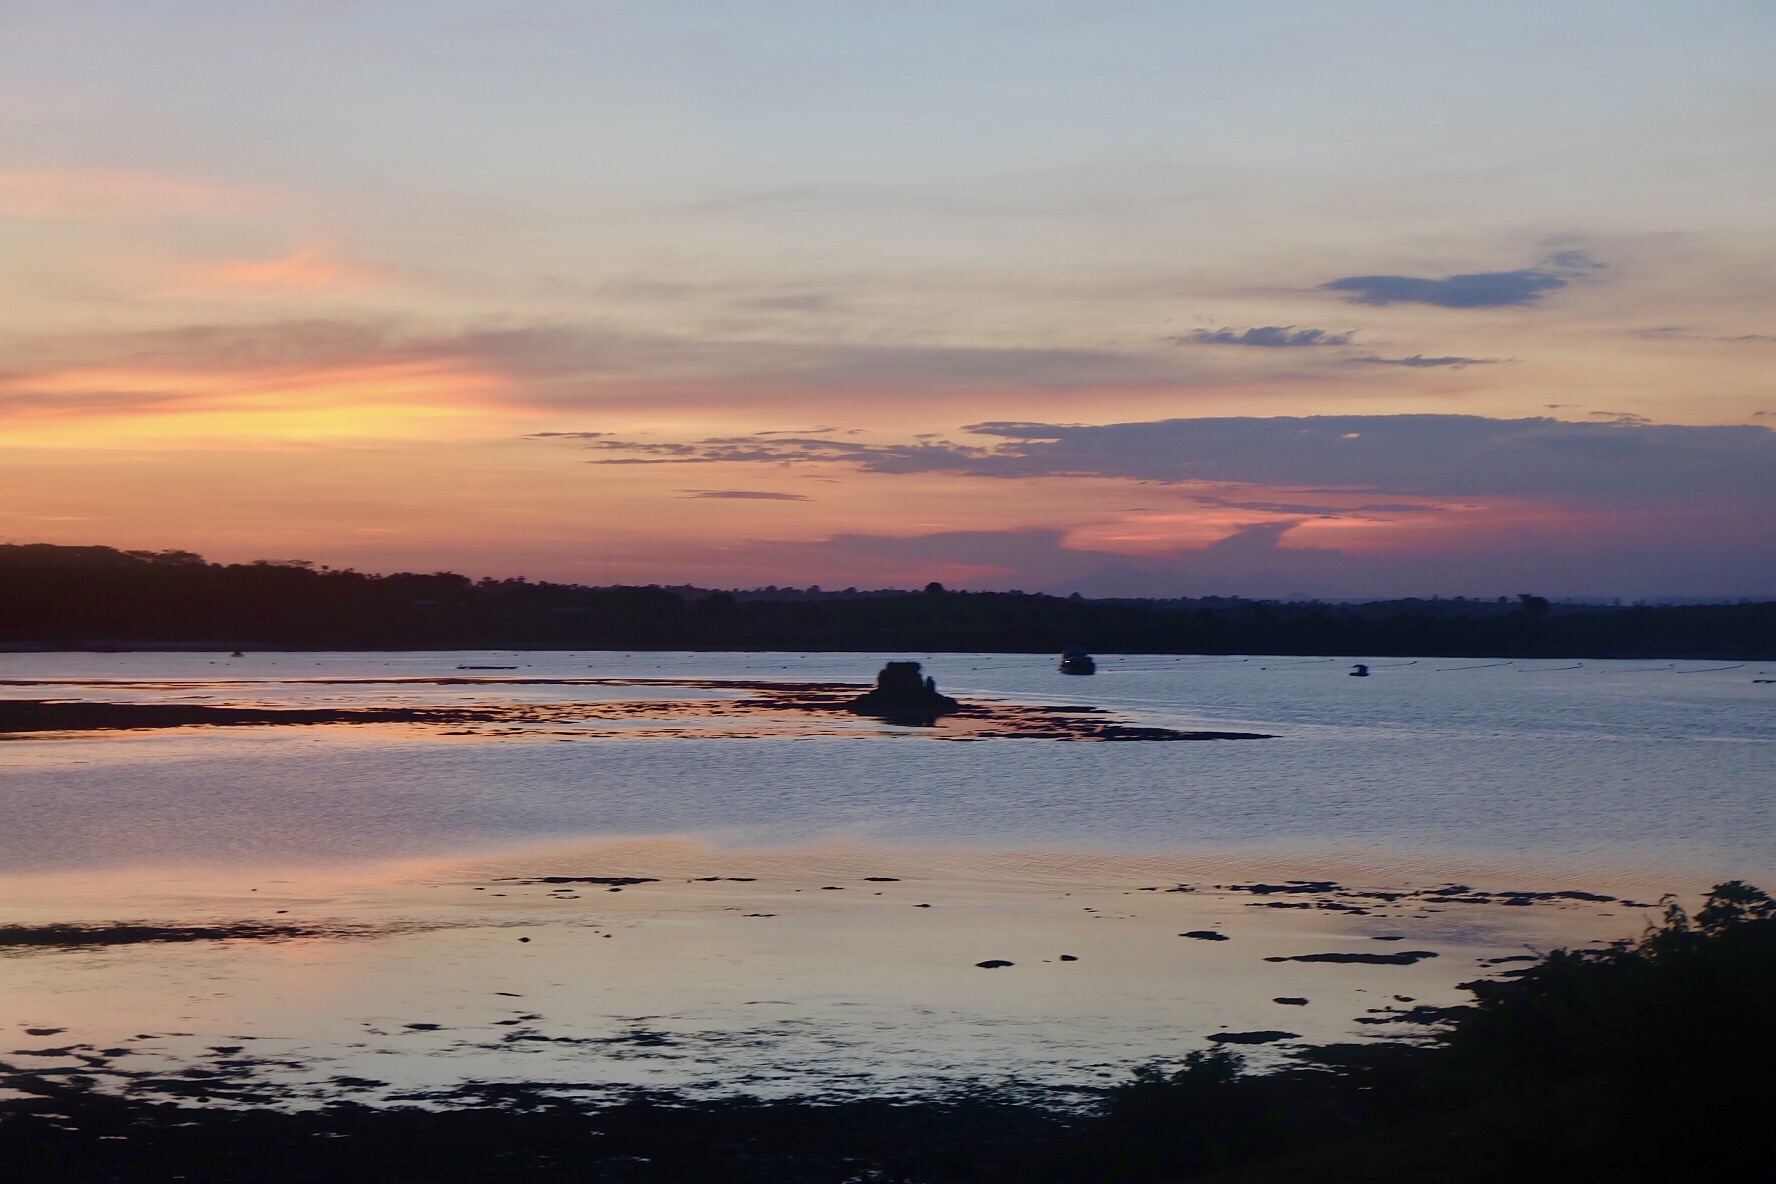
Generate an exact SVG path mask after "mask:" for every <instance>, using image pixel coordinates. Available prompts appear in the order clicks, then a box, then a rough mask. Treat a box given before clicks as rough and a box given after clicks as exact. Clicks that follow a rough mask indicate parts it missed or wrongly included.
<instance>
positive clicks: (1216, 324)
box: [0, 0, 1776, 597]
mask: <svg viewBox="0 0 1776 1184" xmlns="http://www.w3.org/2000/svg"><path fill="white" fill-rule="evenodd" d="M1773 62H1776V6H1772V5H1771V4H1770V3H1769V2H1768V0H1690V2H1687V3H1681V4H1680V3H1676V2H1675V0H1659V2H1653V0H1607V2H1605V0H1570V2H1566V3H1552V4H1551V3H1548V2H1547V0H1536V2H1535V3H1528V2H1524V0H1493V2H1492V3H1489V4H1484V5H1480V4H1453V3H1436V2H1434V0H1430V2H1427V0H1412V2H1398V3H1396V2H1391V0H1387V2H1384V0H1375V2H1360V0H1244V2H1241V3H1235V4H1227V3H1206V2H1197V0H1151V2H1148V0H1089V2H1087V0H881V2H879V3H873V4H843V3H835V2H833V0H501V2H494V0H307V2H295V0H277V2H274V0H184V2H178V0H12V2H10V3H7V4H5V5H4V6H0V248H3V250H4V257H5V259H6V262H7V266H6V267H5V268H4V269H3V270H0V305H3V310H4V316H3V318H0V338H3V339H4V346H5V357H4V361H3V362H0V541H6V542H54V543H70V544H88V543H98V544H107V545H112V546H119V547H128V548H153V549H159V548H183V549H189V550H194V551H198V552H201V553H203V554H205V555H207V556H208V557H210V558H212V559H223V560H247V559H257V558H269V559H286V558H307V559H312V560H316V561H318V562H321V563H327V564H332V565H335V566H347V565H349V566H355V567H359V568H362V569H365V570H376V571H393V570H433V569H438V568H449V569H453V570H458V571H464V572H467V573H469V574H472V575H518V574H524V575H528V576H531V577H533V578H549V579H563V580H573V581H578V582H585V583H655V582H657V583H680V582H692V583H698V584H704V585H714V586H724V587H752V586H758V585H763V584H767V583H771V584H779V585H798V586H799V585H806V584H809V583H818V584H821V585H823V586H826V587H844V586H847V585H856V586H861V587H880V586H916V585H922V584H924V583H925V582H926V581H928V580H941V581H942V582H944V583H946V584H950V585H954V586H961V587H973V588H1012V587H1016V588H1024V589H1027V590H1046V591H1062V592H1065V591H1072V590H1075V589H1078V590H1082V591H1084V592H1086V593H1087V594H1089V595H1116V594H1131V595H1161V596H1174V595H1203V594H1213V593H1237V594H1245V595H1260V596H1281V595H1289V594H1296V593H1304V594H1310V595H1323V596H1337V597H1348V596H1368V595H1430V594H1441V595H1457V594H1467V595H1484V596H1493V595H1500V594H1512V593H1516V592H1521V591H1536V592H1540V593H1542V594H1545V595H1554V596H1574V595H1591V596H1622V597H1641V596H1675V595H1694V596H1753V595H1765V596H1768V595H1776V432H1773V430H1772V429H1773V428H1776V197H1773V195H1776V135H1773V134H1772V131H1771V117H1770V112H1771V111H1772V110H1776V68H1773V66H1772V63H1773Z"/></svg>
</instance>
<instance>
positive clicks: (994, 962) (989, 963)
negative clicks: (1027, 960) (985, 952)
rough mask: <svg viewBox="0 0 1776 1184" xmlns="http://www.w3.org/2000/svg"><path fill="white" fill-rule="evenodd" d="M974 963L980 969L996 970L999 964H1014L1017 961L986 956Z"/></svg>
mask: <svg viewBox="0 0 1776 1184" xmlns="http://www.w3.org/2000/svg"><path fill="white" fill-rule="evenodd" d="M975 965H976V966H978V967H980V968H981V969H982V970H998V969H999V968H1000V967H1001V966H1015V965H1017V963H1015V962H1007V961H1006V960H1005V959H1003V958H988V959H987V960H986V961H985V962H976V963H975Z"/></svg>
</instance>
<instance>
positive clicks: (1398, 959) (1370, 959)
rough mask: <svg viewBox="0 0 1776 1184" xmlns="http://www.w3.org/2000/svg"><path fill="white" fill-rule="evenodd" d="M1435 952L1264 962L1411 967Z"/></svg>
mask: <svg viewBox="0 0 1776 1184" xmlns="http://www.w3.org/2000/svg"><path fill="white" fill-rule="evenodd" d="M1436 956H1437V952H1436V951H1435V950H1401V951H1400V952H1399V953H1397V954H1296V955H1295V956H1293V957H1290V958H1266V959H1265V961H1266V962H1356V963H1360V964H1362V965H1365V966H1411V965H1412V964H1413V963H1414V962H1418V961H1420V960H1422V959H1425V958H1435V957H1436Z"/></svg>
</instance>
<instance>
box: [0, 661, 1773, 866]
mask: <svg viewBox="0 0 1776 1184" xmlns="http://www.w3.org/2000/svg"><path fill="white" fill-rule="evenodd" d="M903 656H907V655H860V654H813V655H801V654H616V653H519V654H512V653H484V654H464V653H460V652H453V653H438V654H425V653H403V654H392V655H391V654H275V655H253V656H249V657H246V658H241V659H227V658H223V657H220V656H218V655H205V654H150V653H135V654H75V655H66V654H52V655H9V656H5V657H4V658H0V677H4V678H7V679H13V680H29V679H50V680H58V679H66V680H69V681H68V683H67V684H66V685H47V686H19V685H13V686H8V687H5V688H3V689H0V693H4V694H9V695H13V696H19V697H25V696H32V697H70V698H86V699H100V700H110V701H120V700H145V701H179V702H208V703H268V704H303V705H311V704H320V703H325V704H361V705H367V704H373V703H376V704H384V703H394V702H401V703H453V702H511V701H514V700H524V701H532V700H538V699H544V700H547V699H569V700H584V699H587V698H609V697H642V698H659V699H668V698H672V697H674V696H677V697H685V696H687V695H688V696H692V697H699V698H707V697H709V692H707V691H689V692H684V691H674V690H672V689H670V688H647V689H643V690H637V689H634V688H611V687H560V686H530V687H513V686H495V687H464V686H431V685H423V684H422V685H409V686H399V685H394V686H391V685H389V684H386V683H384V684H378V683H360V684H345V685H340V684H331V685H329V684H326V683H302V682H296V681H291V680H300V679H334V678H386V677H429V676H454V675H458V674H459V673H462V672H460V671H459V670H458V667H460V666H464V665H515V666H518V667H519V669H518V670H515V671H500V672H487V674H488V675H489V676H492V677H507V678H511V677H524V676H533V677H538V678H561V677H586V676H604V675H614V676H641V677H674V676H688V677H699V678H723V677H735V678H761V677H763V678H782V679H786V680H817V679H835V680H858V681H863V680H867V679H868V678H869V677H870V676H871V675H872V674H873V672H874V671H875V669H876V668H877V667H878V666H879V665H880V662H881V661H882V660H883V658H884V657H903ZM913 656H920V655H913ZM923 657H924V661H925V662H926V665H927V669H928V671H929V672H930V673H931V674H933V675H935V676H936V678H937V680H938V684H939V686H940V687H941V688H942V689H944V690H945V691H947V692H950V693H952V694H961V695H967V696H992V697H1000V698H1006V699H1012V700H1017V701H1023V702H1035V703H1079V704H1091V705H1096V706H1101V707H1106V708H1110V709H1112V710H1114V711H1116V712H1118V713H1120V714H1122V715H1124V716H1126V717H1129V718H1132V719H1135V720H1138V721H1140V722H1144V723H1154V724H1165V725H1171V726H1177V727H1184V728H1190V727H1213V728H1217V729H1233V730H1242V731H1258V732H1269V733H1273V734H1275V735H1276V737H1277V738H1276V739H1274V740H1266V741H1249V742H1205V743H1189V744H1154V743H1123V744H1085V743H1055V742H1048V741H1037V740H998V741H984V742H976V743H967V744H954V743H936V742H932V741H931V740H930V739H929V738H926V737H922V736H919V735H917V734H912V733H906V732H903V731H897V730H893V729H885V730H884V732H883V734H882V735H881V736H880V737H879V738H870V739H865V740H849V739H830V738H816V739H806V738H801V739H798V738H791V737H787V736H786V737H782V738H767V739H696V740H665V741H662V740H641V739H634V740H631V739H607V740H601V741H599V742H596V743H562V742H560V740H558V739H556V738H553V737H544V736H536V737H524V736H512V737H501V738H498V739H493V740H487V739H466V738H450V737H442V736H439V735H437V734H436V733H435V732H434V733H432V734H423V733H419V732H415V731H410V730H401V729H389V728H376V727H328V728H281V729H259V728H251V729H247V728H229V729H187V730H179V731H169V732H140V733H129V734H112V735H102V736H100V735H86V736H74V737H69V738H58V739H42V740H15V741H12V742H10V743H7V744H5V745H4V747H3V748H0V760H4V761H5V763H6V765H7V766H9V768H8V771H7V773H6V777H5V786H4V791H3V792H4V799H3V801H4V810H5V819H6V825H5V826H4V827H0V869H4V870H5V871H10V872H21V871H24V872H36V871H54V870H72V869H80V868H110V867H125V866H132V865H161V866H165V865H169V864H172V865H176V864H184V863H206V864H229V863H235V864H265V863H295V864H310V863H315V862H327V861H350V860H359V859H364V858H387V857H409V856H411V857H420V856H431V855H446V854H450V853H453V852H469V851H476V850H483V849H487V848H490V847H497V846H499V845H501V844H509V843H521V842H530V841H534V840H547V839H557V838H570V837H578V836H620V835H653V834H676V835H697V836H703V837H706V838H708V839H710V840H712V841H714V842H717V843H720V844H733V845H748V844H763V845H771V846H783V845H786V844H795V843H801V842H810V841H817V840H822V839H829V838H833V837H843V838H846V839H849V840H853V841H860V842H866V843H870V844H882V845H890V846H892V845H907V846H917V847H931V846H934V845H938V846H942V845H963V846H974V847H983V846H985V847H994V848H1021V849H1029V848H1044V849H1060V850H1075V851H1088V850H1089V851H1105V852H1113V851H1142V852H1155V851H1159V852H1185V851H1198V850H1202V851H1220V852H1226V851H1247V850H1249V851H1257V852H1269V853H1278V854H1283V855H1286V854H1287V853H1289V852H1293V851H1301V852H1304V853H1305V852H1316V851H1328V852H1330V851H1337V852H1344V853H1346V854H1347V855H1348V856H1350V857H1353V858H1360V857H1363V856H1364V854H1365V853H1367V856H1368V857H1369V858H1372V859H1373V860H1374V861H1375V862H1376V865H1377V870H1378V871H1383V870H1387V869H1388V868H1390V867H1391V868H1393V869H1395V870H1398V871H1399V872H1401V873H1403V874H1407V875H1412V876H1416V877H1418V878H1421V879H1422V878H1424V877H1426V876H1435V874H1436V873H1437V871H1438V870H1439V869H1440V867H1442V866H1443V865H1444V864H1445V863H1448V864H1449V865H1450V866H1465V867H1472V866H1476V865H1479V866H1487V865H1488V862H1489V861H1501V864H1502V865H1503V866H1519V867H1520V866H1526V865H1534V864H1538V863H1540V864H1545V865H1547V866H1549V867H1551V868H1553V869H1556V870H1562V869H1566V868H1571V869H1574V870H1575V871H1577V870H1581V869H1582V870H1583V871H1585V872H1607V873H1618V874H1622V875H1630V876H1633V877H1635V878H1637V879H1646V878H1649V877H1650V878H1653V879H1658V878H1660V877H1665V878H1668V879H1670V880H1671V881H1673V882H1677V881H1681V882H1682V883H1683V884H1684V885H1685V886H1688V885H1690V884H1693V883H1695V882H1697V881H1699V880H1701V879H1706V878H1708V877H1719V876H1726V875H1732V876H1742V877H1746V878H1751V879H1757V878H1759V877H1763V878H1766V879H1767V878H1769V876H1770V875H1771V873H1772V872H1776V826H1772V823H1773V822H1776V816H1773V815H1776V793H1773V792H1772V791H1773V790H1776V777H1773V776H1772V772H1771V770H1772V769H1773V768H1776V761H1773V760H1772V757H1773V755H1776V752H1773V748H1772V746H1773V744H1776V686H1771V685H1758V684H1755V683H1754V682H1753V681H1752V680H1753V679H1754V678H1762V677H1771V676H1772V670H1771V669H1767V668H1763V667H1760V666H1757V665H1749V666H1732V667H1731V668H1728V669H1722V668H1721V667H1722V666H1724V665H1728V664H1724V663H1695V662H1692V663H1675V664H1673V663H1664V662H1645V661H1641V662H1598V661H1592V662H1584V663H1577V662H1572V661H1535V662H1529V661H1518V662H1510V663H1500V662H1489V661H1486V660H1481V659H1425V660H1420V661H1417V662H1412V663H1407V662H1405V661H1404V660H1400V659H1378V660H1375V661H1374V662H1373V663H1372V665H1373V667H1374V671H1375V673H1374V675H1373V676H1372V677H1370V678H1368V679H1355V678H1350V677H1347V676H1346V673H1345V671H1346V670H1347V669H1348V663H1347V662H1345V661H1342V660H1341V661H1326V660H1315V659H1302V658H1190V657H1184V658H1162V657H1126V658H1119V657H1111V658H1107V659H1104V660H1103V664H1102V666H1101V671H1102V672H1101V673H1100V674H1098V675H1097V676H1096V677H1092V678H1070V677H1065V676H1061V675H1059V674H1057V673H1056V672H1055V671H1054V669H1053V663H1052V661H1051V660H1049V659H1047V658H1037V657H1030V656H1022V655H937V656H923ZM90 680H121V681H124V682H132V681H133V682H143V683H153V684H162V685H149V686H138V687H129V686H115V687H113V686H95V685H92V684H91V681H90ZM218 680H220V681H218ZM1562 878H1568V879H1570V876H1563V877H1562Z"/></svg>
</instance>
